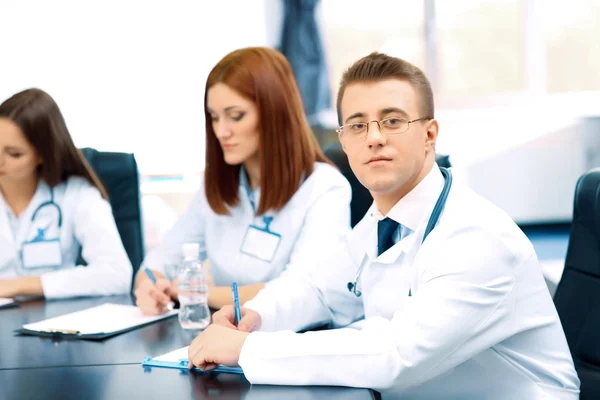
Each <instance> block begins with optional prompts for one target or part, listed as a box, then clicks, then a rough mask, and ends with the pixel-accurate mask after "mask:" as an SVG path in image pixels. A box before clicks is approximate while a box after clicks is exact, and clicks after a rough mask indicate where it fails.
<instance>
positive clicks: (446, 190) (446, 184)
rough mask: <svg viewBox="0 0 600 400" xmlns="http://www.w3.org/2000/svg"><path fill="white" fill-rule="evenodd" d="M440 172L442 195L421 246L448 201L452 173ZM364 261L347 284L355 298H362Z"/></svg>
mask: <svg viewBox="0 0 600 400" xmlns="http://www.w3.org/2000/svg"><path fill="white" fill-rule="evenodd" d="M440 172H441V173H442V176H443V177H444V188H443V189H442V193H440V196H439V197H438V199H437V201H436V203H435V206H434V207H433V211H432V212H431V217H429V222H428V223H427V227H426V228H425V234H424V235H423V240H422V241H421V244H423V242H424V241H425V239H427V236H429V234H430V233H431V231H432V230H433V228H435V226H436V225H437V223H438V221H439V219H440V217H441V215H442V211H444V206H445V205H446V200H448V194H449V193H450V188H451V187H452V173H451V172H450V170H449V169H447V168H443V167H440ZM365 264H366V262H365V260H364V259H363V260H362V262H361V264H360V266H359V268H358V271H357V272H356V276H355V277H354V282H348V285H347V286H348V291H350V292H352V293H354V295H355V296H356V297H360V296H362V292H361V291H360V289H359V288H358V280H359V279H360V275H361V274H362V271H363V269H364V267H365Z"/></svg>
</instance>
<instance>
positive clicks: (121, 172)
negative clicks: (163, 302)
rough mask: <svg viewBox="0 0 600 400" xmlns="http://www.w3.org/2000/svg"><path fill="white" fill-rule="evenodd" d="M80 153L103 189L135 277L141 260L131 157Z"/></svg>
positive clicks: (137, 185) (136, 184) (135, 172)
mask: <svg viewBox="0 0 600 400" xmlns="http://www.w3.org/2000/svg"><path fill="white" fill-rule="evenodd" d="M81 152H82V153H83V155H84V157H85V158H86V159H87V161H88V163H89V164H90V165H91V166H92V168H93V169H94V172H96V175H98V178H99V179H100V181H101V182H102V184H103V185H104V187H105V188H106V191H107V193H108V197H109V201H110V205H111V207H112V211H113V215H114V217H115V222H116V224H117V229H118V230H119V234H120V235H121V240H122V241H123V246H124V247H125V250H126V251H127V255H128V256H129V260H131V265H132V266H133V274H134V276H135V273H136V272H137V270H138V268H139V267H140V265H141V263H142V260H143V258H144V239H143V231H142V210H141V201H140V181H139V175H138V169H137V163H136V161H135V157H134V156H133V154H128V153H112V152H99V151H97V150H95V149H91V148H85V149H81Z"/></svg>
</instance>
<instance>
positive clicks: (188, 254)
mask: <svg viewBox="0 0 600 400" xmlns="http://www.w3.org/2000/svg"><path fill="white" fill-rule="evenodd" d="M182 247H183V259H184V260H190V259H191V260H198V259H199V258H200V244H199V243H185V244H184V245H183V246H182Z"/></svg>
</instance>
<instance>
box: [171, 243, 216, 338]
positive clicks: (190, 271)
mask: <svg viewBox="0 0 600 400" xmlns="http://www.w3.org/2000/svg"><path fill="white" fill-rule="evenodd" d="M182 249H183V264H182V266H181V268H179V274H178V278H179V279H178V285H179V305H180V309H179V324H181V327H182V328H183V329H193V330H201V329H204V328H206V327H207V326H208V324H210V310H209V309H208V284H207V282H206V279H205V278H204V274H203V271H202V263H201V262H200V245H199V244H198V243H186V244H184V245H183V246H182Z"/></svg>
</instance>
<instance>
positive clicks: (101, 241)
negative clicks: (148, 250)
mask: <svg viewBox="0 0 600 400" xmlns="http://www.w3.org/2000/svg"><path fill="white" fill-rule="evenodd" d="M53 192H54V203H56V205H57V206H58V207H60V209H61V212H62V227H60V228H59V226H58V211H57V210H56V208H55V207H53V206H44V207H43V208H41V209H40V211H39V212H38V213H37V215H36V217H35V219H34V220H32V216H33V214H34V213H35V211H36V210H37V209H38V207H39V206H40V205H41V204H42V203H45V202H48V201H50V199H51V190H50V187H49V186H48V185H47V184H46V183H44V181H42V180H40V181H39V183H38V187H37V189H36V192H35V194H34V196H33V198H32V199H31V202H30V203H29V205H28V206H27V208H26V209H25V210H24V211H23V213H21V215H19V217H18V218H17V217H16V216H15V215H14V214H13V213H12V211H11V210H10V208H9V207H8V205H7V204H6V202H5V200H4V198H3V197H2V196H1V195H0V279H6V278H16V277H19V276H27V275H39V276H40V278H41V281H42V286H43V290H44V296H45V297H46V298H61V297H74V296H101V295H112V294H124V293H128V292H129V290H130V288H131V278H132V268H131V262H130V261H129V258H128V256H127V253H126V252H125V248H124V247H123V243H122V242H121V237H120V236H119V232H118V230H117V226H116V224H115V221H114V218H113V214H112V210H111V208H110V204H109V203H108V201H106V200H104V199H103V198H102V196H101V195H100V192H99V191H98V189H96V188H95V187H94V186H92V185H91V184H90V183H89V182H88V181H87V180H85V179H84V178H81V177H71V178H69V179H68V180H67V181H66V182H64V183H62V184H60V185H57V186H56V187H54V189H53ZM39 228H43V229H46V238H59V239H60V247H61V255H62V260H63V262H62V265H60V266H59V267H57V268H33V269H27V268H23V265H22V262H21V256H20V254H21V250H22V247H23V243H25V242H28V241H31V240H33V239H34V238H35V237H36V235H37V230H38V229H39ZM80 254H81V256H82V258H83V259H84V260H85V261H86V263H87V266H85V267H84V266H78V265H77V259H78V257H79V255H80Z"/></svg>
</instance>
